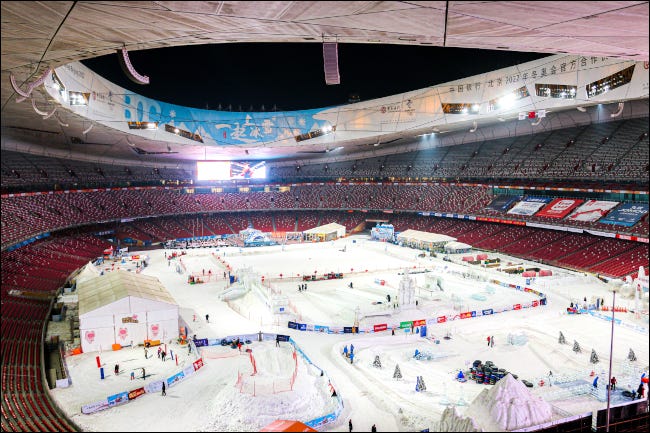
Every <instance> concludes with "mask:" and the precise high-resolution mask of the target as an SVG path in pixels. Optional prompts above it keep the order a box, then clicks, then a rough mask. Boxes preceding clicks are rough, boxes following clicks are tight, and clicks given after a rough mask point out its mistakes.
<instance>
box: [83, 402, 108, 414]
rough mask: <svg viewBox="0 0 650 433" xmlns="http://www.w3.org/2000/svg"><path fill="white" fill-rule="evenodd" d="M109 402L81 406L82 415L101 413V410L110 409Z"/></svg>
mask: <svg viewBox="0 0 650 433" xmlns="http://www.w3.org/2000/svg"><path fill="white" fill-rule="evenodd" d="M108 408H109V406H108V400H106V399H104V400H100V401H96V402H95V403H88V404H85V405H83V406H81V413H85V414H89V413H95V412H99V411H100V410H104V409H108Z"/></svg>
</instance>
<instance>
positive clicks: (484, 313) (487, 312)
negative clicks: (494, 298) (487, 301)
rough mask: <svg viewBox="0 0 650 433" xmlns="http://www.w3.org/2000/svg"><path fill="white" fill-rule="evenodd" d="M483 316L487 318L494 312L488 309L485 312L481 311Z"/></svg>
mask: <svg viewBox="0 0 650 433" xmlns="http://www.w3.org/2000/svg"><path fill="white" fill-rule="evenodd" d="M481 312H482V313H483V315H484V316H489V315H490V314H494V310H492V308H488V309H487V310H483V311H481Z"/></svg>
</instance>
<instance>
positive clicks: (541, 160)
mask: <svg viewBox="0 0 650 433" xmlns="http://www.w3.org/2000/svg"><path fill="white" fill-rule="evenodd" d="M91 3H92V2H57V3H56V4H53V5H52V6H49V5H50V3H41V2H34V4H32V5H28V6H24V3H21V2H3V3H2V14H3V23H2V30H3V31H2V54H3V61H2V104H3V108H2V153H1V155H0V157H1V161H2V162H1V169H2V173H1V175H2V177H1V181H2V183H1V189H2V219H1V224H2V255H1V265H2V274H1V279H2V285H1V287H2V319H1V321H2V342H1V345H2V401H1V406H2V423H1V426H2V431H77V430H78V428H77V427H76V426H75V425H74V423H72V422H71V421H70V420H68V419H67V418H66V416H65V415H64V414H63V413H61V411H60V410H58V408H57V407H56V405H55V404H54V403H53V402H52V400H51V398H50V397H49V396H48V377H47V375H46V371H49V370H50V369H52V368H53V369H58V370H59V371H60V370H61V369H62V368H63V367H62V365H61V361H60V356H59V354H57V350H56V349H57V346H56V344H55V343H53V342H50V341H45V339H44V335H45V334H44V327H45V325H46V323H47V318H48V317H49V316H50V314H52V309H53V308H54V299H55V295H56V294H57V292H58V291H60V290H61V288H62V286H63V284H64V283H65V282H66V279H67V278H68V277H69V275H70V274H71V273H73V272H74V271H75V270H77V269H78V268H80V267H82V266H83V265H85V264H86V263H88V261H90V260H93V259H95V258H96V257H99V256H101V255H102V252H103V251H104V250H105V249H106V248H109V247H111V246H114V247H118V246H125V245H131V246H133V247H134V248H142V249H146V248H159V247H161V245H163V244H164V243H165V242H166V241H168V240H171V239H193V238H206V237H215V236H217V237H221V236H223V235H236V234H238V233H239V232H240V231H241V230H244V229H246V228H247V227H251V226H252V227H254V228H256V229H259V230H261V231H263V232H270V233H276V234H278V236H281V235H282V234H284V233H286V232H301V231H303V230H307V229H310V228H313V227H316V226H319V225H324V224H327V223H331V222H336V223H339V224H342V225H344V226H345V227H346V230H347V233H361V232H364V231H368V230H370V229H371V228H372V227H373V225H374V223H375V222H376V221H384V222H388V223H390V224H393V226H394V227H395V231H396V232H400V231H404V230H407V229H416V230H421V231H427V232H434V233H441V234H445V235H449V236H453V237H455V238H457V239H458V241H459V242H463V243H467V244H469V245H471V246H472V247H474V248H477V249H481V250H486V251H495V252H500V253H504V254H508V255H513V256H518V257H522V258H525V259H528V260H534V261H538V262H539V263H541V264H548V265H552V266H558V267H564V268H568V269H573V270H578V271H582V272H588V273H592V274H596V275H599V276H603V277H605V278H625V277H627V276H631V277H633V278H634V277H636V275H637V273H638V270H639V267H640V266H641V267H644V268H645V270H646V274H647V273H648V263H649V258H648V237H649V235H650V233H649V227H650V221H649V220H648V218H649V217H648V213H647V212H646V213H645V215H644V216H643V217H642V218H640V220H639V221H638V222H635V223H634V224H633V225H631V226H626V225H613V224H607V223H603V222H599V221H598V220H595V221H593V220H591V221H581V220H579V219H578V220H575V219H574V220H570V219H568V218H556V217H545V216H536V215H530V216H528V215H517V214H511V213H508V209H507V208H499V209H495V208H490V207H488V205H490V203H492V202H493V201H494V200H495V199H497V198H498V197H503V196H506V197H519V198H520V199H522V198H525V197H537V198H538V197H543V198H545V199H547V200H548V201H551V200H555V199H575V200H580V201H587V200H605V201H613V202H618V203H627V204H644V205H645V206H646V209H647V205H648V185H649V181H648V175H649V160H650V155H649V150H648V149H649V142H648V123H649V122H648V121H649V118H648V113H649V107H648V99H647V96H646V97H645V98H643V99H635V100H622V101H620V102H623V103H624V105H622V106H619V107H620V110H617V106H616V104H608V105H604V104H603V105H600V104H599V105H592V106H589V107H585V108H583V109H581V110H575V109H573V110H570V111H561V112H560V111H558V112H557V113H552V115H549V116H548V117H547V118H545V119H542V120H543V121H541V122H540V123H539V124H537V125H534V126H529V125H530V122H527V121H526V125H525V126H524V127H522V126H521V123H519V126H517V125H518V122H519V120H517V119H509V120H507V121H504V122H499V121H497V122H496V123H493V124H486V125H484V126H481V127H480V128H478V130H477V129H476V127H474V128H473V129H474V132H471V131H470V132H468V128H469V127H468V125H461V126H459V127H457V128H450V129H449V130H448V131H446V133H445V134H444V135H442V136H441V137H442V138H439V139H437V141H436V142H435V145H434V144H432V143H433V142H429V141H427V140H428V137H426V136H422V134H421V133H418V134H417V135H415V134H405V133H402V134H394V135H390V134H388V135H385V136H383V135H382V136H379V135H378V136H376V137H373V138H372V139H367V140H359V139H354V140H349V141H348V142H345V143H340V144H338V143H337V145H340V146H342V147H343V148H344V149H343V150H342V152H340V153H331V152H329V147H328V148H325V147H322V149H321V148H320V147H319V148H318V149H319V152H320V150H322V152H320V153H318V152H315V153H313V154H312V155H309V156H307V155H303V154H299V152H300V147H299V145H298V144H296V145H295V146H293V147H288V148H277V149H274V150H273V152H274V153H275V154H274V155H273V158H269V159H266V170H267V177H266V178H265V179H245V180H227V181H201V180H198V179H197V178H196V170H195V162H196V160H198V159H199V157H198V156H197V155H200V154H201V153H200V152H199V153H198V154H197V153H193V152H194V151H193V150H192V151H189V152H183V146H181V145H177V144H172V145H168V144H167V143H161V142H160V141H156V140H147V139H146V138H143V137H141V136H133V137H129V136H128V134H127V133H123V132H119V131H114V130H112V129H111V128H109V127H107V126H102V125H99V124H97V125H95V127H94V128H95V130H94V131H93V132H90V133H88V134H86V135H84V133H83V131H85V130H87V127H88V122H85V121H84V119H83V118H82V117H81V116H78V115H77V114H75V113H72V112H64V110H59V113H60V114H61V115H60V117H56V116H53V117H51V118H49V119H43V116H40V115H38V114H35V113H34V111H35V108H34V110H33V109H32V107H31V106H30V104H29V102H22V103H20V104H19V103H17V102H16V101H15V100H16V97H17V96H18V95H17V93H16V92H15V91H14V89H12V87H11V85H10V81H11V80H10V75H13V76H15V77H18V78H19V80H18V81H19V83H22V84H23V87H25V86H24V84H25V83H29V82H32V81H33V80H34V79H36V78H37V77H38V76H39V75H40V74H41V73H42V72H43V71H44V70H45V68H46V65H47V67H58V66H61V65H64V64H66V63H69V62H72V61H78V60H82V59H84V58H90V57H96V56H99V55H102V54H106V53H109V52H114V51H115V49H119V48H121V46H122V40H123V39H125V38H126V39H128V41H129V44H128V45H129V46H130V47H132V48H133V49H149V48H155V47H161V46H172V45H188V44H195V43H199V40H200V38H201V37H203V38H204V39H205V40H202V41H201V42H200V43H223V42H227V41H230V40H238V41H242V38H245V37H246V31H245V30H241V28H238V30H237V31H236V32H235V31H234V30H232V28H234V27H236V26H237V25H238V21H237V19H238V18H239V17H241V16H247V17H248V19H249V20H251V21H252V22H255V23H256V24H257V25H258V26H259V28H260V29H261V30H260V33H259V35H258V36H255V35H252V36H250V38H255V40H259V41H275V42H293V41H296V40H298V39H303V38H304V37H305V34H308V35H310V37H313V38H316V39H317V40H316V42H317V43H320V42H321V39H322V38H321V36H322V35H323V34H332V33H333V30H332V28H330V27H329V26H335V25H338V26H339V27H338V28H339V32H340V34H342V35H340V36H339V37H338V43H346V42H366V43H370V42H368V41H369V40H375V39H376V40H381V41H382V42H383V43H389V44H395V43H399V44H422V43H427V44H432V45H437V46H451V44H454V45H455V46H464V47H472V48H499V49H503V46H502V45H503V44H507V46H510V47H515V46H516V48H517V49H519V50H521V51H531V52H533V51H534V52H547V53H558V52H563V53H572V54H578V55H589V56H592V55H593V56H603V57H620V58H625V59H629V60H635V61H645V65H646V69H647V64H648V30H647V21H648V3H647V2H605V3H598V2H596V3H590V2H542V3H557V8H558V10H566V11H567V13H569V12H570V14H571V15H573V16H574V27H573V28H574V29H575V28H577V27H579V26H580V25H586V23H587V21H588V20H593V19H596V20H598V21H599V22H600V23H601V24H600V25H595V26H593V31H595V32H596V33H598V32H601V33H602V35H605V34H606V33H607V29H614V28H615V29H617V30H620V31H621V32H626V31H627V32H630V33H626V37H627V38H628V39H627V40H628V42H627V43H623V42H621V41H620V40H622V39H624V38H620V40H619V42H620V43H619V44H618V45H617V44H616V43H614V42H612V43H607V44H605V43H602V44H601V43H599V42H598V40H597V38H596V37H594V39H592V40H590V39H589V38H587V37H584V38H583V39H582V40H580V38H575V37H573V35H572V34H571V32H570V31H569V30H568V28H565V27H563V23H564V18H563V16H562V15H561V14H560V15H558V14H555V13H554V14H550V15H549V16H546V17H545V18H544V19H543V21H545V22H544V26H546V27H547V33H544V34H540V33H535V31H537V32H540V31H541V30H539V29H540V28H541V27H543V26H542V25H541V24H539V25H536V19H539V20H542V16H544V15H545V14H546V13H547V12H549V11H548V9H544V8H546V6H544V7H543V6H541V5H538V6H535V5H533V4H532V3H535V2H532V3H529V6H530V9H529V10H528V11H526V12H525V15H526V16H524V13H523V12H522V11H519V12H516V13H515V11H513V9H511V8H510V7H509V5H508V4H509V3H511V2H493V3H494V4H493V7H494V11H493V14H495V15H499V16H502V17H504V16H506V17H507V16H510V18H503V19H504V20H510V26H503V25H501V26H500V24H499V23H496V24H493V23H491V21H490V19H491V16H492V14H488V13H485V14H483V15H482V16H481V17H479V15H478V12H477V11H476V9H473V10H469V9H467V10H466V9H463V7H465V8H470V3H474V2H416V3H414V4H411V3H408V4H407V3H402V2H379V3H395V4H398V5H400V8H403V9H399V8H398V10H388V8H387V9H386V10H377V11H375V12H377V13H378V14H379V15H380V16H381V17H380V18H378V19H377V20H376V21H375V23H376V24H374V26H371V25H370V22H367V21H365V20H367V19H368V18H365V17H363V16H364V13H363V11H362V10H361V9H362V7H368V6H367V5H366V6H364V5H365V4H366V3H367V2H346V3H345V4H346V5H348V6H344V2H338V3H340V5H339V6H332V8H341V11H340V12H341V13H340V14H332V15H338V18H332V17H331V16H330V18H329V19H324V18H323V20H318V19H316V18H315V17H316V16H317V15H318V13H317V11H316V10H315V9H317V8H318V6H319V4H320V3H324V2H280V1H271V2H265V3H264V4H265V5H268V7H265V9H266V12H263V11H260V10H254V9H252V7H248V8H246V10H240V11H237V10H229V8H233V9H237V7H238V6H239V7H241V8H244V6H242V5H241V4H239V3H247V2H214V3H215V4H219V5H220V6H219V11H215V12H214V13H213V14H211V16H212V18H214V15H222V16H223V17H227V18H230V17H231V19H230V20H229V22H228V23H226V21H228V20H224V21H223V22H221V23H218V24H216V23H214V21H211V22H210V26H211V28H210V29H209V30H212V31H213V32H210V31H208V29H203V31H202V32H198V31H193V30H196V28H197V26H199V25H200V24H199V23H192V22H190V19H189V18H188V16H189V15H187V14H186V13H189V11H188V10H180V9H175V8H190V6H188V4H189V3H190V2H171V3H172V5H168V6H169V8H167V7H165V8H164V11H163V10H162V9H161V10H160V11H159V12H160V16H163V17H164V19H162V21H164V22H169V23H170V22H172V21H175V22H176V23H177V24H178V29H177V32H176V33H175V35H176V36H175V37H174V38H172V39H171V40H170V42H161V41H162V40H164V38H162V37H156V35H155V33H157V30H156V29H154V28H153V27H152V26H153V24H151V23H150V22H149V21H148V20H149V18H150V17H151V15H150V12H147V10H146V8H141V7H139V6H133V8H132V6H131V5H129V4H128V3H119V5H118V4H117V2H116V7H115V10H114V11H112V10H111V8H110V4H111V3H113V2H102V3H101V4H97V6H96V7H93V6H92V4H91ZM197 3H198V4H202V3H204V2H197ZM252 3H255V2H252ZM300 3H303V5H300ZM420 3H422V4H423V5H422V6H418V5H419V4H420ZM426 3H435V7H432V8H429V7H427V6H425V4H426ZM445 3H447V4H448V5H447V7H448V8H450V9H449V10H445ZM615 3H627V4H628V5H629V7H631V8H635V9H634V11H632V10H627V12H625V13H624V12H622V11H621V10H620V8H618V7H615V6H614V4H615ZM238 4H239V5H238ZM440 4H441V5H440ZM152 5H155V7H160V8H162V5H161V4H160V2H153V3H152ZM408 5H411V6H408ZM587 5H589V6H587ZM321 6H322V5H321ZM619 6H620V5H619ZM206 7H207V6H206ZM328 7H329V6H328ZM376 7H377V8H380V6H376ZM310 8H311V9H310ZM592 8H602V10H592ZM605 8H609V9H607V10H606V9H605ZM46 9H47V10H46ZM485 9H490V7H483V10H485ZM400 10H401V12H400ZM310 11H311V12H310ZM499 11H501V12H499ZM242 12H246V13H245V14H244V13H242ZM508 12H511V14H510V15H508ZM308 13H311V16H310V18H309V19H307V18H305V14H308ZM121 14H129V15H130V16H131V17H132V18H133V21H132V22H130V23H129V26H132V27H130V28H127V29H126V30H124V31H119V30H117V28H118V26H115V23H116V22H117V21H119V20H118V17H120V16H121ZM637 15H638V16H640V18H638V19H639V20H640V21H639V22H640V24H639V25H638V28H639V29H641V28H643V29H644V30H638V32H641V33H638V32H637V33H632V31H631V30H625V29H631V28H633V27H634V26H632V25H622V23H623V22H625V20H626V19H628V18H629V17H630V16H635V17H636V16H637ZM109 16H110V18H106V17H109ZM236 16H237V19H236ZM469 17H472V18H469ZM104 18H106V19H104ZM23 19H25V20H28V21H27V24H23V23H22V20H23ZM635 19H636V18H635ZM274 20H278V22H280V21H282V24H281V25H280V24H278V25H277V26H276V27H273V26H272V25H271V24H269V23H270V22H274ZM355 20H357V21H355ZM358 20H364V22H366V23H367V24H368V26H369V28H368V29H364V30H360V28H357V27H355V26H352V25H350V22H359V21H358ZM546 21H548V22H546ZM205 22H207V19H206V21H205ZM205 22H204V24H205ZM447 22H448V25H442V24H444V23H447ZM99 23H101V24H99ZM405 23H408V24H409V28H410V30H409V32H410V33H412V35H409V37H408V38H406V36H404V35H406V33H402V31H401V29H402V28H404V26H405ZM430 23H437V24H436V26H437V27H436V30H435V32H433V31H429V30H428V29H429V27H430ZM515 23H516V24H515ZM479 24H480V25H481V26H482V28H484V31H485V32H486V33H490V32H492V34H493V35H494V36H495V37H494V41H492V42H489V44H491V45H490V46H488V45H487V44H488V42H485V40H486V39H489V38H485V39H482V40H481V41H477V39H481V38H480V37H476V36H474V34H473V33H472V32H471V31H469V30H468V29H469V28H472V27H473V28H477V26H479ZM501 24H502V23H501ZM301 25H304V26H305V27H304V29H303V30H300V26H301ZM92 26H95V27H96V28H94V29H93V28H91V27H92ZM112 26H113V27H112ZM138 26H141V27H138ZM346 26H348V27H346ZM517 26H521V27H526V28H529V29H531V30H530V32H531V33H530V35H527V36H525V37H524V36H519V35H518V31H517V30H515V29H517V28H518V27H517ZM438 27H439V28H438ZM497 27H499V28H498V29H497ZM506 27H507V28H506ZM533 28H535V29H536V30H535V31H533V30H532V29H533ZM550 28H555V30H554V31H553V32H551V31H550V30H548V29H550ZM160 30H161V32H162V31H163V30H168V29H166V28H165V26H163V27H162V28H161V29H160ZM220 30H229V33H228V32H225V31H224V32H222V33H220V32H219V31H220ZM169 31H171V30H169ZM301 32H303V33H301ZM207 34H209V37H208V36H205V35H207ZM29 36H33V37H34V42H30V41H29V40H28V37H29ZM531 36H532V37H531ZM535 36H538V37H539V38H538V39H537V40H536V41H535V42H531V41H532V40H533V39H535ZM117 40H119V41H120V42H119V43H117V42H115V41H117ZM110 41H112V42H110ZM249 41H250V39H249ZM445 44H447V45H445ZM513 49H514V48H513ZM559 50H561V51H559ZM152 74H153V73H152ZM314 79H322V78H321V77H315V78H314ZM646 95H647V88H646ZM33 98H34V99H33V101H36V102H32V103H33V104H36V106H41V107H42V106H45V105H46V104H48V97H47V95H46V94H45V92H42V93H41V92H37V91H36V90H35V91H34V96H33ZM612 114H616V116H613V115H612ZM64 124H65V125H67V126H62V125H64ZM469 126H470V127H471V124H470V125H469ZM92 134H94V135H92ZM89 135H92V137H93V138H92V140H88V136H89ZM91 141H92V142H91ZM440 143H442V145H440ZM170 146H171V147H170ZM134 147H138V148H141V149H160V148H163V149H165V148H166V149H170V154H169V155H153V154H151V155H146V154H137V152H134V151H133V149H132V148H134ZM172 150H173V151H174V152H171V151H172ZM176 151H178V152H179V153H180V154H182V155H179V156H178V157H176V156H175V155H174V153H175V152H176ZM210 151H211V152H217V151H216V150H214V149H210ZM224 152H225V153H224V155H227V159H229V160H232V159H233V158H237V159H239V160H248V161H252V160H253V159H247V155H248V151H246V154H244V153H243V148H241V147H240V148H236V147H235V146H231V147H228V148H227V149H225V150H224ZM218 156H219V155H218V153H215V154H214V157H213V158H212V159H218ZM530 223H534V224H532V225H531V224H530ZM285 240H286V239H285ZM226 241H227V242H229V243H230V244H231V245H233V246H242V244H241V240H240V238H238V237H236V236H235V237H227V238H226ZM118 242H119V244H118ZM16 293H20V294H21V295H20V296H14V295H12V294H16ZM49 385H50V386H52V384H51V383H50V384H49Z"/></svg>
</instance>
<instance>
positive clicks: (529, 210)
mask: <svg viewBox="0 0 650 433" xmlns="http://www.w3.org/2000/svg"><path fill="white" fill-rule="evenodd" d="M545 204H546V203H544V202H538V201H520V202H519V203H517V204H516V205H515V206H514V207H513V208H512V209H510V210H509V211H508V212H507V213H509V214H515V215H527V216H531V215H534V214H535V212H537V211H538V210H539V208H541V207H542V206H544V205H545Z"/></svg>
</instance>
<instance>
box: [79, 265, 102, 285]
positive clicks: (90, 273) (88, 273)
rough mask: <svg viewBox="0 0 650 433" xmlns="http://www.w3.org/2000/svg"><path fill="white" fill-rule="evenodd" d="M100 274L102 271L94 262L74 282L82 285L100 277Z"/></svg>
mask: <svg viewBox="0 0 650 433" xmlns="http://www.w3.org/2000/svg"><path fill="white" fill-rule="evenodd" d="M99 274H100V271H99V269H97V266H95V265H93V262H88V263H87V264H86V265H85V266H84V267H83V268H82V269H81V271H80V272H79V273H78V274H77V276H76V277H75V278H74V281H75V282H76V283H77V284H80V283H82V282H83V281H86V280H91V279H93V278H96V277H98V276H99Z"/></svg>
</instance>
